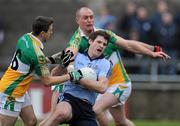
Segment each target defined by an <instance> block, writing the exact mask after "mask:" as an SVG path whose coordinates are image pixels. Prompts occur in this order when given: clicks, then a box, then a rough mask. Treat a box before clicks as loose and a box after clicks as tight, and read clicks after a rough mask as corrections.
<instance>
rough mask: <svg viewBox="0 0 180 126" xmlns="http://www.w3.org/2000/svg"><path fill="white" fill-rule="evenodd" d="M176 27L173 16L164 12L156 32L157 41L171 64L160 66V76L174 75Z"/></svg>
mask: <svg viewBox="0 0 180 126" xmlns="http://www.w3.org/2000/svg"><path fill="white" fill-rule="evenodd" d="M176 35H177V26H176V24H175V20H174V18H173V15H172V14H171V13H170V12H165V13H163V14H162V17H161V24H160V26H159V30H158V31H157V41H158V42H159V45H161V46H162V48H163V50H164V51H165V52H167V53H168V54H169V55H170V56H171V58H173V59H174V61H173V63H171V64H169V65H166V64H161V65H160V74H176V72H177V71H176V59H177V53H178V51H177V45H178V43H177V36H176Z"/></svg>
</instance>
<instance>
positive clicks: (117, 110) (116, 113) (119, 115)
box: [109, 105, 126, 122]
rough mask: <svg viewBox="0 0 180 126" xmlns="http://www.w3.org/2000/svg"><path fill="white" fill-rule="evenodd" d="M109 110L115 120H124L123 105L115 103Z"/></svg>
mask: <svg viewBox="0 0 180 126" xmlns="http://www.w3.org/2000/svg"><path fill="white" fill-rule="evenodd" d="M109 112H110V113H111V115H112V117H113V119H114V120H115V122H118V121H125V119H126V113H125V105H116V106H115V107H110V108H109Z"/></svg>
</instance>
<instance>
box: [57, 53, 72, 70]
mask: <svg viewBox="0 0 180 126" xmlns="http://www.w3.org/2000/svg"><path fill="white" fill-rule="evenodd" d="M73 56H74V54H73V52H71V51H70V50H68V51H67V52H65V51H64V50H63V52H62V54H61V56H60V61H59V65H60V67H62V68H65V67H67V66H68V65H69V63H71V62H73V61H74V59H72V57H73Z"/></svg>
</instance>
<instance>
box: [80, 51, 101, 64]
mask: <svg viewBox="0 0 180 126" xmlns="http://www.w3.org/2000/svg"><path fill="white" fill-rule="evenodd" d="M83 54H84V55H86V56H88V58H89V60H90V61H93V60H96V59H103V58H104V55H103V54H102V55H101V56H99V57H97V58H94V59H92V58H91V57H90V56H89V54H88V49H86V50H85V51H84V53H83Z"/></svg>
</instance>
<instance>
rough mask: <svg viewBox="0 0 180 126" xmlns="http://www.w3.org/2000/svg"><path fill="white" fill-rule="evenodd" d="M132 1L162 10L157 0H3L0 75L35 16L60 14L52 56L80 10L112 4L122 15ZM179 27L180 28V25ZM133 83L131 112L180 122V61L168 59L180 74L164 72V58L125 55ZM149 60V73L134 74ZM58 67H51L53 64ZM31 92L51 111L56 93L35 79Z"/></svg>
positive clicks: (39, 107) (39, 106) (174, 0)
mask: <svg viewBox="0 0 180 126" xmlns="http://www.w3.org/2000/svg"><path fill="white" fill-rule="evenodd" d="M129 1H133V2H135V3H136V4H137V5H140V6H145V7H146V8H147V9H148V11H149V12H150V14H152V13H153V12H154V11H155V10H156V3H157V0H106V1H105V0H89V1H88V0H0V17H1V19H2V22H3V27H2V28H3V30H4V33H5V38H4V40H3V42H2V43H1V44H0V76H2V74H3V73H4V71H5V69H6V67H7V66H8V65H9V63H10V60H11V58H12V56H13V53H14V50H15V44H16V41H17V39H18V38H19V37H20V36H21V35H22V34H24V33H27V32H30V31H31V23H32V19H33V18H34V17H36V16H38V15H44V16H52V17H54V18H55V24H54V35H53V37H52V39H51V40H50V41H48V42H47V43H46V44H45V53H46V54H47V55H51V54H53V53H55V52H57V51H60V50H62V49H63V48H64V47H65V45H66V44H67V42H68V40H69V39H70V36H71V35H72V32H73V31H74V30H75V29H76V27H77V26H76V25H75V11H76V9H77V8H79V7H81V6H89V7H91V8H92V9H93V10H94V12H95V15H98V9H99V8H100V7H101V6H104V5H107V8H108V10H109V13H110V14H112V15H114V16H115V17H117V18H120V17H121V16H122V15H123V13H124V9H125V6H124V5H125V4H126V3H127V2H129ZM166 2H167V3H168V5H169V7H170V10H171V12H172V13H173V14H177V15H180V14H179V12H180V10H179V8H180V1H179V0H166ZM178 29H179V27H178ZM123 60H124V65H125V67H126V68H127V70H128V73H129V74H130V76H131V79H132V82H133V92H132V95H131V97H130V98H129V100H128V105H127V106H128V111H127V112H128V114H127V115H128V116H129V118H131V119H156V120H180V107H179V106H180V100H179V98H180V77H179V73H180V62H179V56H178V57H177V59H172V60H171V61H168V62H167V64H173V62H175V61H176V64H173V65H175V66H174V67H175V68H176V69H177V73H176V74H170V75H166V74H159V72H158V69H159V66H160V65H161V63H162V62H161V61H160V60H156V61H155V60H153V59H150V58H145V59H143V58H142V59H132V58H123ZM143 62H145V63H147V64H148V68H149V72H148V73H147V74H141V73H137V72H134V70H135V71H136V69H138V68H139V67H141V65H142V63H143ZM51 67H52V66H50V68H51ZM30 94H31V96H32V102H33V105H34V108H35V112H36V114H37V116H38V117H43V115H45V114H47V112H48V110H49V107H50V97H51V92H50V89H49V88H45V87H43V86H42V85H40V84H39V82H38V81H34V82H33V84H32V86H31V88H30Z"/></svg>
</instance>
